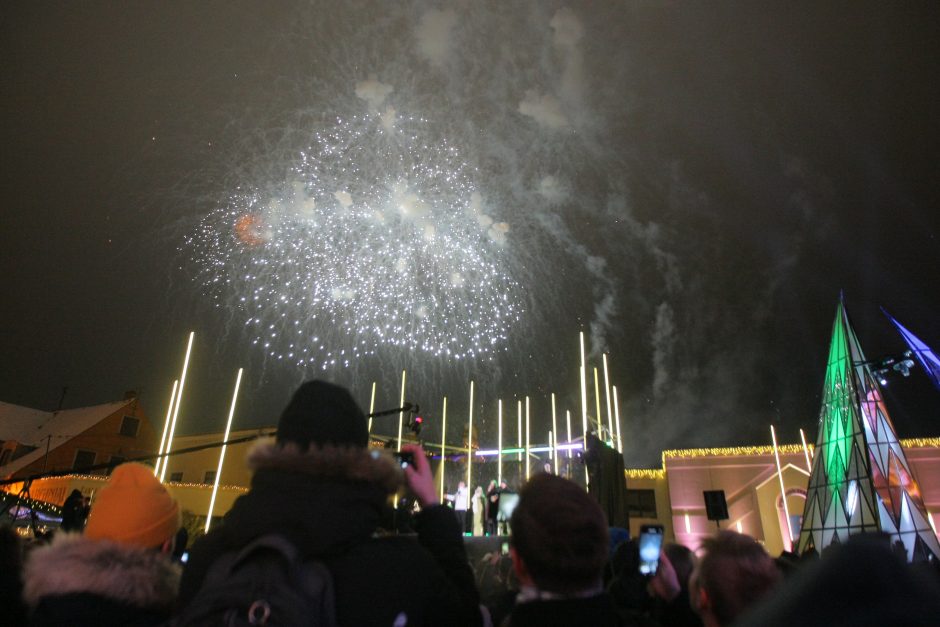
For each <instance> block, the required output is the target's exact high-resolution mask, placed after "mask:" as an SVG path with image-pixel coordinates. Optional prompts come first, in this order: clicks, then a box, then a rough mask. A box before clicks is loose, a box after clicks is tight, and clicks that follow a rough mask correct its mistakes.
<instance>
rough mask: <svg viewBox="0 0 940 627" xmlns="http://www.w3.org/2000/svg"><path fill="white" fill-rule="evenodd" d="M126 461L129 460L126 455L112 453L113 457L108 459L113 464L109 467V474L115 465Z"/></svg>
mask: <svg viewBox="0 0 940 627" xmlns="http://www.w3.org/2000/svg"><path fill="white" fill-rule="evenodd" d="M125 461H127V458H126V457H121V456H120V455H112V456H111V459H109V460H108V463H109V464H111V465H110V466H109V467H108V474H109V475H110V474H111V471H112V470H114V468H115V466H120V465H121V464H123V463H124V462H125Z"/></svg>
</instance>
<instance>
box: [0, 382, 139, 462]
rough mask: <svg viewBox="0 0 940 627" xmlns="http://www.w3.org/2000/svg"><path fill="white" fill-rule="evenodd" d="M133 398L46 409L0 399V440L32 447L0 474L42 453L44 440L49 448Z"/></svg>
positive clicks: (80, 431) (32, 459)
mask: <svg viewBox="0 0 940 627" xmlns="http://www.w3.org/2000/svg"><path fill="white" fill-rule="evenodd" d="M135 400H136V399H133V398H130V399H126V400H123V401H115V402H112V403H104V404H102V405H92V406H91V407H78V408H76V409H63V410H59V411H50V412H46V411H41V410H38V409H32V408H29V407H21V406H19V405H13V404H11V403H3V402H0V440H16V441H17V442H20V443H21V444H26V445H28V446H35V447H36V450H34V451H31V452H29V453H27V454H25V455H23V456H22V457H18V458H16V459H15V460H13V461H11V462H10V463H9V464H7V465H6V466H0V477H9V476H11V475H13V474H14V473H16V472H17V471H19V470H20V469H21V468H25V467H26V466H28V465H29V464H31V463H33V462H34V461H36V460H38V459H40V458H41V457H42V456H43V455H45V454H46V444H47V440H48V446H49V449H48V450H50V451H53V450H55V449H57V448H58V447H60V446H62V445H63V444H65V443H66V442H68V441H69V440H70V439H72V438H74V437H75V436H77V435H79V434H81V433H84V432H85V431H88V430H89V429H91V428H92V427H94V426H95V425H96V424H98V423H99V422H101V421H102V420H104V419H105V418H107V417H108V416H110V415H112V414H114V413H115V412H117V411H119V410H121V409H122V408H123V407H126V406H127V405H130V404H131V403H133V402H134V401H135Z"/></svg>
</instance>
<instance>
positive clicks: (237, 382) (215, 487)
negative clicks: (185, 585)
mask: <svg viewBox="0 0 940 627" xmlns="http://www.w3.org/2000/svg"><path fill="white" fill-rule="evenodd" d="M241 382H242V368H239V369H238V376H237V377H235V391H234V392H232V406H231V407H230V408H229V410H228V420H227V421H226V423H225V437H224V438H223V439H222V442H223V444H222V450H220V451H219V467H218V468H217V469H216V471H215V481H214V482H213V484H212V497H211V498H210V499H209V513H208V514H206V533H209V525H210V524H212V510H213V509H215V495H216V494H218V493H219V479H221V478H222V464H223V463H224V462H225V449H226V448H227V446H228V436H229V433H231V431H232V417H233V416H234V415H235V401H236V400H238V387H239V386H240V385H241Z"/></svg>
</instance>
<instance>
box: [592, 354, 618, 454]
mask: <svg viewBox="0 0 940 627" xmlns="http://www.w3.org/2000/svg"><path fill="white" fill-rule="evenodd" d="M594 415H595V416H596V417H597V427H598V429H597V430H598V431H600V430H601V429H600V426H601V425H602V424H604V421H603V419H602V418H601V386H600V383H599V382H598V376H597V368H595V369H594ZM613 437H614V434H613V433H611V434H609V435H608V436H607V438H605V439H606V440H607V441H608V442H610V441H612V440H613Z"/></svg>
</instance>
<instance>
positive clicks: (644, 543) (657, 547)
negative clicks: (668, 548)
mask: <svg viewBox="0 0 940 627" xmlns="http://www.w3.org/2000/svg"><path fill="white" fill-rule="evenodd" d="M662 548H663V526H662V525H643V526H642V527H641V528H640V574H642V575H655V574H656V569H657V568H659V553H660V551H661V550H662Z"/></svg>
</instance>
